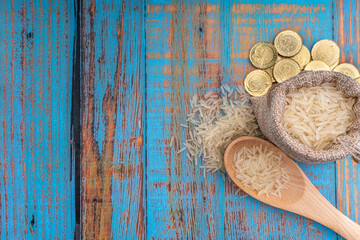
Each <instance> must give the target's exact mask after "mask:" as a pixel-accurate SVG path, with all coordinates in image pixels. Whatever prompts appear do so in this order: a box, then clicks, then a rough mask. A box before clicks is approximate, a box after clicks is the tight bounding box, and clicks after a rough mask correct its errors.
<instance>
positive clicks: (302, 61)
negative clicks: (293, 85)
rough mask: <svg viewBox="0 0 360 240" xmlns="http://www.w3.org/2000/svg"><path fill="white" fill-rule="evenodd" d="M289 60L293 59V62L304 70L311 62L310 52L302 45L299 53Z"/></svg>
mask: <svg viewBox="0 0 360 240" xmlns="http://www.w3.org/2000/svg"><path fill="white" fill-rule="evenodd" d="M291 59H293V60H294V61H295V62H297V63H298V64H299V66H300V68H301V69H304V67H305V66H306V64H308V63H309V62H310V60H311V55H310V51H309V49H308V48H307V47H305V46H304V45H302V46H301V49H300V52H299V53H298V54H296V55H295V56H293V57H292V58H291Z"/></svg>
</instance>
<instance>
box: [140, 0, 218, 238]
mask: <svg viewBox="0 0 360 240" xmlns="http://www.w3.org/2000/svg"><path fill="white" fill-rule="evenodd" d="M146 26H147V29H146V40H147V42H146V44H147V45H146V56H147V59H148V60H147V68H146V69H147V73H146V74H147V126H148V127H147V134H146V135H147V193H148V194H147V201H148V221H147V236H148V238H149V239H221V238H223V236H224V228H223V224H224V223H223V212H222V210H221V209H222V206H220V205H219V204H218V203H220V202H222V201H221V200H220V199H222V198H223V193H224V187H223V181H222V180H221V178H220V177H219V176H218V175H215V176H213V175H210V176H208V180H207V179H205V178H204V177H203V176H202V172H201V171H200V168H199V167H198V166H196V165H195V163H194V162H188V161H187V160H186V158H185V156H184V155H178V154H177V153H176V152H177V151H178V150H179V149H180V148H181V147H182V146H181V144H182V142H183V141H184V140H185V132H184V131H182V128H181V127H180V124H181V123H184V122H185V118H186V112H188V111H189V97H190V96H191V94H194V93H195V92H199V93H203V90H202V89H205V88H210V87H211V86H213V87H218V85H219V82H220V81H221V79H222V78H223V76H222V71H221V65H220V61H219V58H220V49H218V47H219V46H220V42H219V40H220V31H219V28H220V21H219V6H218V5H216V3H211V2H207V3H199V2H196V3H194V2H192V1H189V2H185V1H184V2H180V1H173V2H171V3H169V4H166V3H164V2H162V1H153V0H151V1H148V2H147V20H146ZM172 137H174V139H175V141H174V144H173V146H172V147H170V141H171V138H172Z"/></svg>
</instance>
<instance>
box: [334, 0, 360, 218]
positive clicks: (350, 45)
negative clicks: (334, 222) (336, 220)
mask: <svg viewBox="0 0 360 240" xmlns="http://www.w3.org/2000/svg"><path fill="white" fill-rule="evenodd" d="M359 14H360V3H359V1H352V0H350V1H344V0H342V1H334V38H335V41H336V42H337V43H338V44H339V46H340V50H341V57H340V63H343V62H350V63H352V64H354V65H355V66H356V67H358V68H359V67H360V54H359V52H360V30H359V29H360V20H359ZM336 166H337V178H336V185H337V196H338V198H337V203H338V208H339V210H340V211H341V212H343V213H344V214H345V215H347V216H348V217H350V218H351V219H352V220H354V221H356V222H358V223H360V165H359V164H356V163H355V162H353V161H352V160H351V159H350V158H349V159H344V160H342V161H338V162H337V164H336Z"/></svg>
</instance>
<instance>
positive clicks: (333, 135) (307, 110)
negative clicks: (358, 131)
mask: <svg viewBox="0 0 360 240" xmlns="http://www.w3.org/2000/svg"><path fill="white" fill-rule="evenodd" d="M354 103H355V99H354V98H347V97H345V96H344V95H343V93H342V92H340V91H339V90H338V89H337V88H336V86H335V84H334V83H323V84H321V85H319V86H315V87H304V88H300V89H297V90H295V91H293V92H291V93H289V94H288V95H287V105H286V107H285V109H284V111H283V124H284V127H285V128H286V129H287V130H288V132H289V134H290V136H291V137H293V138H294V139H297V140H298V141H299V142H301V143H302V144H305V145H306V146H308V147H311V148H313V149H317V150H326V149H329V148H330V147H331V146H332V145H333V144H334V143H337V142H338V141H337V138H338V137H339V136H342V135H344V134H346V133H347V131H348V130H349V127H350V125H351V124H352V123H353V122H354V120H355V115H354V112H353V110H352V107H353V105H354Z"/></svg>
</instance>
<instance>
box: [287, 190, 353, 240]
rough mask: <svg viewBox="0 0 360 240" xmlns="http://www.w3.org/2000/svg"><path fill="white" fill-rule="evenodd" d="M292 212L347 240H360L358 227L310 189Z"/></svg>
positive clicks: (315, 191)
mask: <svg viewBox="0 0 360 240" xmlns="http://www.w3.org/2000/svg"><path fill="white" fill-rule="evenodd" d="M293 207H294V208H295V209H294V210H295V211H294V212H297V213H298V214H300V215H303V216H305V217H308V218H310V219H312V220H314V221H316V222H318V223H321V224H322V225H324V226H326V227H328V228H330V229H332V230H333V231H335V232H337V233H338V234H340V235H341V236H342V237H344V238H346V239H347V240H359V239H360V225H359V224H357V223H355V222H354V221H352V220H351V219H350V218H348V217H347V216H345V215H344V214H343V213H341V212H340V211H339V210H337V209H336V208H335V207H334V206H333V205H332V204H331V203H330V202H329V201H328V200H327V199H326V198H325V197H324V196H323V195H321V193H320V192H319V191H318V190H317V189H316V188H315V187H313V186H312V187H310V189H307V190H306V191H305V192H304V195H303V197H302V198H301V200H300V201H299V202H298V204H295V206H293Z"/></svg>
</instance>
